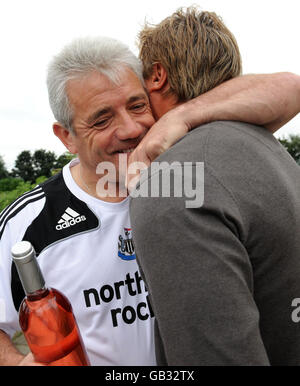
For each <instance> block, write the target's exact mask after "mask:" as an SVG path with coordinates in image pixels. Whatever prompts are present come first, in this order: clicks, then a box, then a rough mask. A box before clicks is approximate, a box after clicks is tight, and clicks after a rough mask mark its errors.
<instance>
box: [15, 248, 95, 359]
mask: <svg viewBox="0 0 300 386" xmlns="http://www.w3.org/2000/svg"><path fill="white" fill-rule="evenodd" d="M11 253H12V256H13V261H14V263H15V265H16V267H17V271H18V274H19V277H20V280H21V282H22V286H23V289H24V291H25V294H26V297H25V299H24V300H23V301H22V303H21V305H20V309H19V321H20V327H21V329H22V331H23V333H24V336H25V338H26V340H27V343H28V346H29V348H30V350H31V352H32V354H33V356H34V358H35V360H36V361H37V362H42V363H44V364H47V365H48V366H90V362H89V359H88V357H87V354H86V351H85V348H84V345H83V341H82V338H81V335H80V331H79V329H78V326H77V322H76V320H75V317H74V315H73V311H72V306H71V304H70V302H69V301H68V299H67V298H66V296H65V295H63V294H62V293H61V292H59V291H58V290H56V289H54V288H47V287H46V286H45V280H44V278H43V275H42V273H41V270H40V267H39V265H38V262H37V259H36V256H35V251H34V248H33V246H32V245H31V243H29V242H28V241H21V242H18V243H17V244H15V245H14V246H13V248H12V250H11Z"/></svg>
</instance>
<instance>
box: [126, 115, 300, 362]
mask: <svg viewBox="0 0 300 386" xmlns="http://www.w3.org/2000/svg"><path fill="white" fill-rule="evenodd" d="M156 161H159V162H163V161H167V162H168V163H172V162H174V161H179V162H180V163H184V162H193V163H195V162H204V202H203V205H202V206H201V207H199V208H186V202H187V201H188V200H189V198H187V197H185V196H184V195H183V196H182V197H181V198H180V197H171V198H166V197H148V198H146V197H137V198H133V199H132V200H131V221H132V227H133V239H134V243H135V248H136V253H137V258H138V263H139V265H140V267H141V271H142V274H143V275H144V279H145V281H146V283H147V287H148V290H149V292H150V296H151V302H152V306H153V310H154V313H155V316H156V326H155V327H156V328H155V339H156V354H157V361H158V364H159V365H269V364H271V365H300V323H297V321H298V320H299V319H300V318H297V317H296V318H295V316H297V315H298V316H300V308H299V312H298V311H297V308H296V305H297V301H295V300H294V299H297V298H300V167H299V166H298V165H297V164H296V163H295V162H294V160H293V159H292V158H291V157H290V155H289V154H288V153H287V152H286V151H285V149H284V148H283V147H282V146H281V145H280V143H279V142H278V141H277V140H276V139H275V138H274V137H273V135H271V134H270V133H269V132H267V131H266V130H265V129H263V128H261V127H257V126H253V125H248V124H244V123H240V122H230V121H228V122H214V123H211V124H207V125H204V126H201V127H199V128H197V129H195V130H193V131H192V132H190V133H189V134H188V135H186V136H185V137H184V138H183V139H182V140H180V141H179V142H178V143H177V144H175V145H174V146H173V147H172V148H171V149H169V150H168V151H167V152H165V153H164V154H163V155H161V156H160V157H159V158H158V159H157V160H156ZM182 165H183V164H182ZM182 168H183V167H182ZM179 169H180V167H179V166H177V170H178V171H179ZM182 170H183V169H182ZM195 170H196V169H194V171H193V172H191V171H190V172H189V171H185V174H184V177H185V178H187V179H192V180H193V181H194V183H195V184H196V180H195V179H196V174H195V173H194V172H195ZM181 172H182V171H181ZM176 173H177V172H176V168H175V172H174V174H175V175H176ZM154 177H155V174H152V176H150V177H149V180H147V179H146V180H145V181H144V182H143V183H146V182H147V183H150V182H151V180H153V179H154ZM174 178H175V177H174ZM155 181H157V179H156V180H155ZM143 183H141V187H142V185H143ZM141 187H140V188H141ZM171 193H172V192H171ZM299 304H300V299H299ZM293 315H294V317H293Z"/></svg>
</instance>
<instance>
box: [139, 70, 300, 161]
mask: <svg viewBox="0 0 300 386" xmlns="http://www.w3.org/2000/svg"><path fill="white" fill-rule="evenodd" d="M299 112H300V76H298V75H295V74H292V73H288V72H285V73H275V74H266V75H265V74H262V75H244V76H240V77H237V78H234V79H231V80H229V81H227V82H224V83H222V84H221V85H220V86H218V87H215V88H214V89H213V90H210V91H209V92H207V93H205V94H202V95H200V96H199V97H197V98H195V99H192V100H190V101H188V102H186V103H183V104H181V105H180V106H178V107H176V108H174V109H173V110H170V111H169V112H168V113H166V114H165V115H164V116H163V117H162V118H160V119H159V121H158V122H156V123H155V124H154V125H153V126H152V128H151V129H150V130H149V132H148V133H147V135H146V136H145V137H144V139H143V140H142V141H141V143H140V144H139V145H138V146H137V148H136V149H135V151H134V152H133V153H132V155H131V160H132V161H140V162H144V163H145V164H148V165H149V163H150V162H152V161H153V160H154V159H155V158H157V157H158V156H159V155H160V154H161V153H163V152H164V151H166V150H167V149H169V148H170V147H171V146H172V145H173V144H174V143H175V142H177V141H178V140H179V139H180V138H182V137H183V136H184V135H185V134H186V133H187V132H188V131H190V130H191V129H193V128H195V127H197V126H200V125H202V124H204V123H208V122H213V121H220V120H232V121H242V122H247V123H252V124H256V125H260V126H264V127H265V128H267V129H268V130H270V131H271V132H272V133H274V132H275V131H276V130H278V129H279V128H280V127H282V126H283V125H284V124H285V123H287V122H288V121H289V120H291V119H292V118H293V117H294V116H296V115H297V114H298V113H299ZM132 161H131V162H132Z"/></svg>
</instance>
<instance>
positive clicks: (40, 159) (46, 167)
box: [32, 149, 56, 180]
mask: <svg viewBox="0 0 300 386" xmlns="http://www.w3.org/2000/svg"><path fill="white" fill-rule="evenodd" d="M32 161H33V168H34V174H35V175H34V180H36V179H37V178H38V177H41V176H45V177H50V176H51V170H52V169H53V168H54V167H55V162H56V155H55V154H54V153H53V152H52V151H47V150H44V149H39V150H36V151H35V152H34V153H33V157H32Z"/></svg>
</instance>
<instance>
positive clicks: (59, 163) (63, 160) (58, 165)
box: [54, 151, 76, 169]
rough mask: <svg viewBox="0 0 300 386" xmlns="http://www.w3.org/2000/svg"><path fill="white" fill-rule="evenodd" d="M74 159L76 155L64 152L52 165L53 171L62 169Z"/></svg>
mask: <svg viewBox="0 0 300 386" xmlns="http://www.w3.org/2000/svg"><path fill="white" fill-rule="evenodd" d="M75 157H76V154H72V153H69V152H68V151H66V152H65V153H63V154H61V155H60V156H59V157H58V158H57V160H56V162H55V165H54V168H55V169H62V168H63V167H64V166H65V165H66V164H67V163H68V162H70V161H71V160H72V159H73V158H75Z"/></svg>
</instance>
